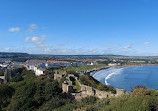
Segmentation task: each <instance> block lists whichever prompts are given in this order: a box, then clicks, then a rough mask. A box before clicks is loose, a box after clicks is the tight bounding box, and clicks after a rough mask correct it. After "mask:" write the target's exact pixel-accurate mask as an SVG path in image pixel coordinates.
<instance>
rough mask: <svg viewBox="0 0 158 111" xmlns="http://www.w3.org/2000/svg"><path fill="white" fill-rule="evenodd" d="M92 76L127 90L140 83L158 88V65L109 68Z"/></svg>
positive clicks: (104, 82)
mask: <svg viewBox="0 0 158 111" xmlns="http://www.w3.org/2000/svg"><path fill="white" fill-rule="evenodd" d="M91 76H93V77H94V78H95V79H97V80H98V81H100V82H101V83H103V84H106V85H110V86H113V87H114V88H118V89H125V90H126V91H127V92H130V91H132V90H133V89H134V88H135V87H136V86H138V85H143V86H145V87H147V88H150V89H155V90H158V65H150V66H149V65H148V66H134V67H124V68H108V69H104V70H100V71H98V72H96V73H94V74H92V75H91Z"/></svg>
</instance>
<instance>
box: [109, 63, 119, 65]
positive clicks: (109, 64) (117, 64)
mask: <svg viewBox="0 0 158 111" xmlns="http://www.w3.org/2000/svg"><path fill="white" fill-rule="evenodd" d="M120 65H121V63H109V64H108V66H120Z"/></svg>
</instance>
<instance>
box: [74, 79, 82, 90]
mask: <svg viewBox="0 0 158 111" xmlns="http://www.w3.org/2000/svg"><path fill="white" fill-rule="evenodd" d="M73 88H74V89H75V92H79V91H80V90H81V86H80V85H79V83H78V81H76V80H75V81H74V85H73Z"/></svg>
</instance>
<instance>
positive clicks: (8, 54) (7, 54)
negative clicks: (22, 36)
mask: <svg viewBox="0 0 158 111" xmlns="http://www.w3.org/2000/svg"><path fill="white" fill-rule="evenodd" d="M27 56H30V55H29V54H27V53H14V52H0V58H8V57H27Z"/></svg>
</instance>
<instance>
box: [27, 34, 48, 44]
mask: <svg viewBox="0 0 158 111" xmlns="http://www.w3.org/2000/svg"><path fill="white" fill-rule="evenodd" d="M45 39H46V36H45V35H41V36H40V37H37V36H34V37H26V38H25V40H24V41H25V42H31V43H35V44H41V43H42V42H43V41H44V40H45Z"/></svg>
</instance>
